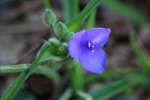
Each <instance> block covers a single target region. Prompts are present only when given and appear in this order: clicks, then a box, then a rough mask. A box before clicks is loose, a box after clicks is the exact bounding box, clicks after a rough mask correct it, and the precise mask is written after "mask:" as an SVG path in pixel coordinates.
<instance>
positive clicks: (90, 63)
mask: <svg viewBox="0 0 150 100" xmlns="http://www.w3.org/2000/svg"><path fill="white" fill-rule="evenodd" d="M80 63H81V65H82V66H83V68H84V69H85V70H87V71H89V72H92V73H97V74H99V73H102V72H103V71H104V69H105V63H106V53H105V51H104V50H102V49H100V50H95V51H94V52H91V51H86V52H85V53H83V54H82V56H81V57H80Z"/></svg>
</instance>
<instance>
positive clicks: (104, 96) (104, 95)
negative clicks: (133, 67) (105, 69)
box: [90, 80, 128, 100]
mask: <svg viewBox="0 0 150 100" xmlns="http://www.w3.org/2000/svg"><path fill="white" fill-rule="evenodd" d="M127 87H128V83H127V81H126V80H119V81H115V82H111V83H109V84H106V85H103V86H101V87H100V88H97V89H95V90H94V91H92V92H90V94H91V96H92V97H93V98H94V100H108V99H109V98H110V97H112V96H115V95H116V94H118V93H120V92H122V91H124V90H125V89H126V88H127Z"/></svg>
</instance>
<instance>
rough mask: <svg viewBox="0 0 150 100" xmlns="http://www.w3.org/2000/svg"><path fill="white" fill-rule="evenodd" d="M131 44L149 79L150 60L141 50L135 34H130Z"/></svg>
mask: <svg viewBox="0 0 150 100" xmlns="http://www.w3.org/2000/svg"><path fill="white" fill-rule="evenodd" d="M130 44H131V48H132V51H133V52H134V54H135V56H136V57H137V59H138V60H139V62H140V63H141V65H142V66H143V68H144V71H145V74H146V75H147V76H148V77H149V76H150V59H149V58H148V57H147V56H146V55H145V54H144V52H143V51H142V50H141V49H140V48H138V46H137V44H136V40H135V34H134V33H133V32H132V33H130Z"/></svg>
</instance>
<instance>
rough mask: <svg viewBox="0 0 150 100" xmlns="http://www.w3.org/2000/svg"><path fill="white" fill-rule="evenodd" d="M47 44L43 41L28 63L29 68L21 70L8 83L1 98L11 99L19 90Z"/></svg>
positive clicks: (3, 99)
mask: <svg viewBox="0 0 150 100" xmlns="http://www.w3.org/2000/svg"><path fill="white" fill-rule="evenodd" d="M48 47H49V46H48V44H47V42H45V43H44V44H43V45H42V47H41V48H40V50H39V52H38V54H37V56H36V58H35V60H34V61H33V62H32V64H31V65H30V67H29V69H27V70H25V71H23V72H22V73H21V74H20V75H19V76H18V77H17V79H16V80H15V81H14V82H13V83H12V84H10V86H9V87H8V88H7V89H6V91H4V93H3V95H2V97H1V100H11V99H12V98H13V97H14V96H15V95H16V93H17V92H18V91H19V90H20V88H21V86H22V85H23V83H24V82H25V80H26V79H27V78H28V77H29V76H30V75H31V74H32V71H33V70H34V69H35V68H36V67H37V66H38V65H39V60H40V58H41V57H42V56H43V54H44V52H45V51H46V50H48Z"/></svg>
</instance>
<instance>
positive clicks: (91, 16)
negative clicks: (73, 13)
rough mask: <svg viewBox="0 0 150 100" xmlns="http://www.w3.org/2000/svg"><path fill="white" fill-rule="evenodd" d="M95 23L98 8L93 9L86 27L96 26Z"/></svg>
mask: <svg viewBox="0 0 150 100" xmlns="http://www.w3.org/2000/svg"><path fill="white" fill-rule="evenodd" d="M95 24H96V10H95V11H93V12H92V13H91V15H90V16H89V18H88V22H87V26H86V28H87V29H90V28H92V27H94V26H95Z"/></svg>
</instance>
